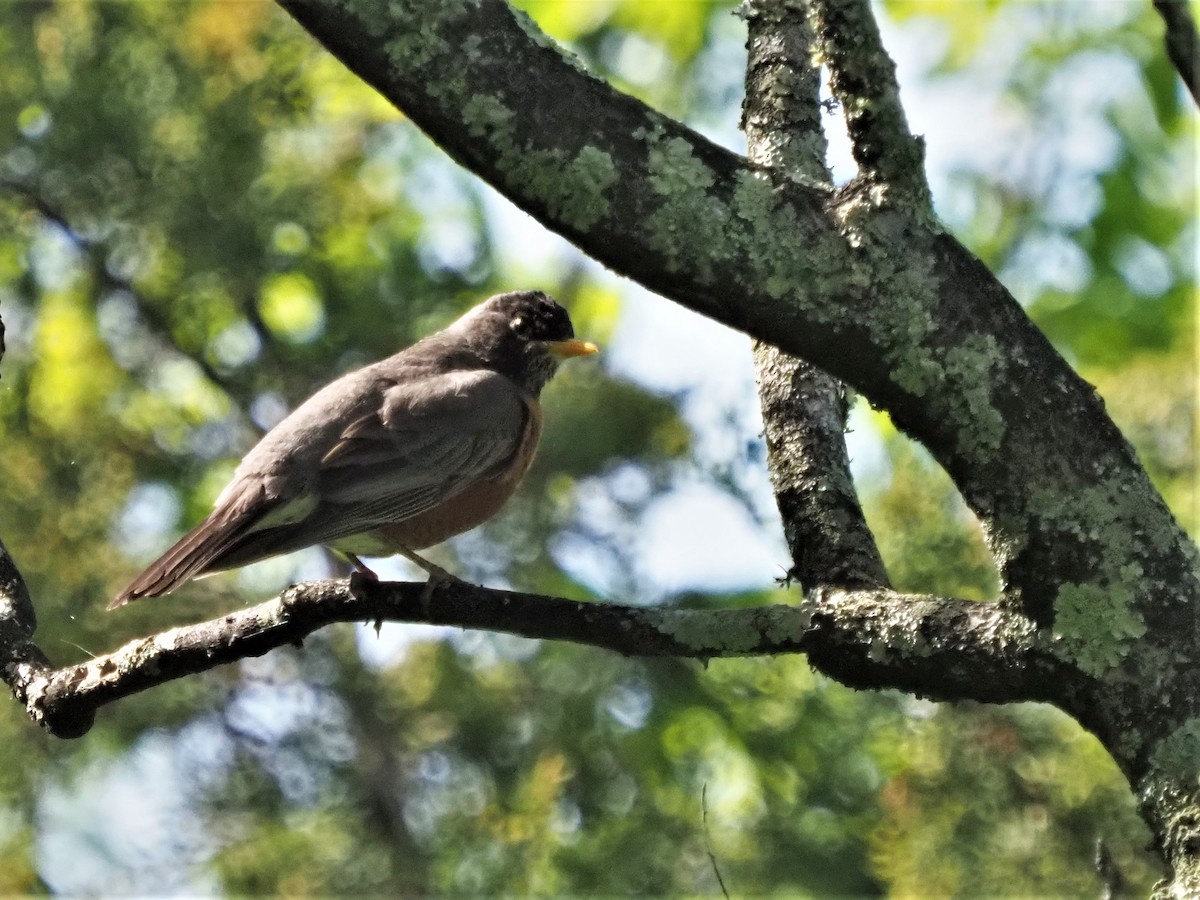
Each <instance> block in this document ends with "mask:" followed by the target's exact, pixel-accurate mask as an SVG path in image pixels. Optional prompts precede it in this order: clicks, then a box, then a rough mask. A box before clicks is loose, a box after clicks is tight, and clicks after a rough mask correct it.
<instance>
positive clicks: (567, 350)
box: [546, 340, 600, 359]
mask: <svg viewBox="0 0 1200 900" xmlns="http://www.w3.org/2000/svg"><path fill="white" fill-rule="evenodd" d="M546 347H547V348H548V349H549V350H550V352H551V353H552V354H554V356H555V357H557V358H558V359H570V358H571V357H573V356H591V355H592V354H593V353H599V352H600V348H599V347H597V346H596V345H595V344H593V343H592V342H591V341H576V340H570V341H547V342H546Z"/></svg>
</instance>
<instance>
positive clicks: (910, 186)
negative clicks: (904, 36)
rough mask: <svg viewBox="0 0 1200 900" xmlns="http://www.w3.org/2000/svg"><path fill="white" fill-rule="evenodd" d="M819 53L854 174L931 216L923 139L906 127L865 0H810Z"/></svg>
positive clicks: (893, 75)
mask: <svg viewBox="0 0 1200 900" xmlns="http://www.w3.org/2000/svg"><path fill="white" fill-rule="evenodd" d="M812 3H813V13H814V19H815V21H816V30H817V34H818V36H819V37H820V48H821V53H820V57H821V59H822V60H823V61H824V62H825V64H826V65H828V66H829V85H830V88H831V89H832V91H833V95H834V96H835V97H837V99H838V100H839V102H840V103H841V104H842V109H843V111H844V112H845V116H846V130H847V132H848V133H849V135H850V145H851V153H852V154H853V156H854V161H855V162H856V163H858V174H859V177H860V178H862V179H864V180H866V181H868V182H871V183H872V184H876V185H881V186H886V187H887V188H890V189H892V190H895V191H897V192H899V193H900V194H901V195H902V196H903V197H904V203H905V204H906V205H908V206H909V207H910V208H911V209H917V210H919V211H920V212H921V213H922V214H924V215H927V216H930V217H932V215H933V199H932V196H931V195H930V193H929V184H928V182H927V181H926V180H925V141H924V140H923V139H922V138H919V137H915V136H914V135H913V134H912V133H911V132H910V131H909V129H908V119H907V117H906V116H905V114H904V106H903V105H902V104H901V103H900V85H899V83H898V82H897V81H896V64H895V63H894V62H892V59H891V57H890V56H888V53H887V50H886V48H884V46H883V40H882V39H881V38H880V36H879V24H878V23H877V22H876V21H875V14H874V12H873V11H872V10H871V4H870V2H869V0H812Z"/></svg>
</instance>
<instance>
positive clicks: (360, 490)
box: [113, 370, 529, 606]
mask: <svg viewBox="0 0 1200 900" xmlns="http://www.w3.org/2000/svg"><path fill="white" fill-rule="evenodd" d="M319 397H320V395H315V396H314V398H313V400H317V399H318V398H319ZM310 402H311V401H310ZM528 402H529V401H528V398H527V397H526V396H525V395H524V394H523V393H522V392H521V390H520V389H519V388H518V387H517V386H516V385H515V384H514V383H513V382H512V381H510V380H509V379H507V378H505V377H504V376H502V375H499V374H498V373H495V372H492V371H488V370H473V371H466V372H452V373H445V374H440V375H431V376H428V377H423V378H416V379H403V380H396V381H392V382H389V383H388V384H387V385H386V386H384V387H383V389H382V390H380V391H379V392H378V394H377V399H374V400H373V402H371V403H368V404H365V406H364V404H362V403H353V404H342V408H344V409H349V410H352V411H355V412H357V415H353V416H352V417H349V421H348V422H346V423H345V424H341V425H340V427H335V428H322V429H315V428H313V427H312V425H311V421H310V420H311V418H312V415H311V413H313V412H316V410H310V411H309V414H308V415H301V416H296V414H293V416H292V417H289V418H288V419H285V420H284V422H281V423H280V425H279V426H277V428H276V430H275V431H273V432H272V433H271V434H268V435H267V436H266V437H264V439H263V441H262V442H260V444H259V446H258V447H256V448H255V450H254V451H252V452H251V454H249V455H248V456H247V457H246V460H245V461H244V462H243V464H242V465H241V466H239V467H238V474H237V476H236V477H235V479H234V481H233V482H232V483H231V484H230V485H229V487H228V488H226V489H225V491H224V492H223V493H222V495H221V497H220V498H218V502H217V505H216V508H215V509H214V510H213V512H212V513H211V514H210V515H209V517H208V518H207V519H205V520H204V521H203V522H201V523H200V524H199V525H198V526H197V527H196V528H195V529H193V530H192V531H191V532H189V533H188V534H187V535H185V536H184V537H183V538H182V539H181V540H180V541H179V543H177V544H176V545H175V546H174V547H172V548H171V549H170V550H168V551H167V552H166V553H165V554H163V556H162V557H161V558H160V559H159V560H158V561H156V562H155V563H153V564H152V565H151V566H150V567H149V568H148V569H147V570H146V571H145V572H144V573H143V574H142V575H141V576H139V577H138V578H137V579H135V581H134V582H133V583H132V584H131V585H130V586H129V587H128V588H126V589H125V591H123V592H122V593H121V594H119V595H118V596H117V598H116V600H114V601H113V605H115V606H119V605H121V604H122V603H124V602H127V601H128V600H130V599H133V598H135V597H140V596H152V595H156V594H161V593H166V592H167V591H170V590H171V589H172V588H174V587H176V586H177V585H179V584H181V583H183V582H184V581H186V580H188V579H189V578H192V577H194V576H196V575H199V574H201V573H203V572H205V571H212V570H218V569H222V568H226V567H227V566H232V565H242V564H244V563H247V562H250V561H252V560H254V559H260V558H263V557H266V556H271V555H275V554H278V553H286V552H289V551H291V550H296V549H299V548H301V547H307V546H311V545H313V544H321V543H327V542H329V541H335V540H337V539H339V538H343V537H346V536H349V535H353V534H358V533H360V532H363V531H368V530H370V529H372V528H374V527H377V526H378V525H381V524H384V523H390V522H398V521H403V520H405V519H408V518H410V517H412V516H415V515H417V514H419V513H421V512H424V511H425V510H427V509H430V508H432V507H433V506H435V505H437V504H438V503H439V502H441V501H442V500H443V499H445V498H447V497H449V496H453V495H454V494H456V493H458V492H459V491H460V490H461V489H463V488H464V487H466V486H467V485H469V484H470V483H471V482H472V481H475V480H476V479H478V478H480V477H484V476H486V475H488V474H489V473H490V472H493V471H496V470H498V469H500V468H501V467H502V466H503V464H504V463H505V462H506V461H507V460H508V459H510V458H511V457H512V456H513V454H514V453H515V452H516V450H517V448H518V445H519V443H520V440H521V436H522V434H523V432H524V429H525V421H526V417H527V416H528V406H527V404H528ZM306 405H307V404H306ZM364 408H365V409H366V411H365V412H363V409H364ZM303 409H304V407H301V408H300V409H298V410H297V413H301V412H302V411H303ZM290 421H291V422H294V423H296V424H295V425H291V426H289V422H290ZM298 426H302V427H303V428H304V429H305V430H304V432H303V435H304V437H306V438H308V440H307V442H303V441H291V440H289V438H290V437H294V436H290V435H289V434H288V433H287V429H288V428H289V427H292V428H294V429H295V430H297V432H299V427H298ZM281 431H282V433H276V432H281Z"/></svg>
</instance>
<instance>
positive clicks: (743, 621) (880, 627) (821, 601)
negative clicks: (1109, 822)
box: [0, 581, 1056, 737]
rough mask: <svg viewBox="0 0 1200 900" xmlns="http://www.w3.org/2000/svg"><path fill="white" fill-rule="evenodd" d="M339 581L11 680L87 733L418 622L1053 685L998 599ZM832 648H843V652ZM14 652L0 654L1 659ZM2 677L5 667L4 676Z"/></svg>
mask: <svg viewBox="0 0 1200 900" xmlns="http://www.w3.org/2000/svg"><path fill="white" fill-rule="evenodd" d="M424 590H425V585H424V584H422V583H419V582H417V583H365V584H363V585H362V586H361V587H357V586H356V587H355V589H353V590H352V589H351V588H350V586H349V584H348V583H347V582H345V581H317V582H309V583H305V584H300V585H296V586H294V587H291V588H289V589H288V590H286V591H284V592H283V593H282V594H280V595H279V596H278V597H277V598H275V599H274V600H270V601H268V602H266V603H261V604H259V605H258V606H254V607H251V608H249V609H244V610H239V611H237V612H234V613H230V614H228V615H225V616H222V617H220V618H218V619H212V620H210V621H208V622H201V623H198V624H196V625H189V626H186V627H181V628H173V629H170V630H169V631H164V632H162V633H160V634H156V635H151V636H149V637H145V638H139V639H137V640H134V641H131V642H130V643H128V644H126V645H125V646H123V647H121V648H119V649H117V650H115V651H113V652H112V653H107V654H104V655H101V656H97V657H94V658H92V659H90V660H88V661H86V662H83V663H79V664H78V665H71V666H66V667H63V668H60V669H53V668H50V667H49V666H48V665H39V666H37V667H34V668H33V669H31V670H30V671H29V673H28V674H27V676H26V677H24V678H22V679H20V680H10V682H9V684H10V686H11V687H12V688H13V691H14V694H15V695H16V697H17V699H18V701H19V702H21V703H22V704H23V705H24V706H25V707H26V708H27V710H28V712H29V714H30V716H31V717H32V718H33V719H34V720H35V721H37V722H39V723H40V724H42V725H43V726H45V727H46V728H47V729H48V730H50V731H51V732H52V733H54V734H57V735H59V736H61V737H76V736H79V735H81V734H83V733H84V732H86V730H87V727H88V726H89V725H90V723H91V721H92V717H93V716H94V714H95V711H96V710H97V709H98V708H100V707H101V706H103V705H105V704H107V703H111V702H113V701H115V700H119V699H121V698H123V697H127V696H129V695H131V694H134V693H137V692H139V691H143V690H146V689H148V688H152V687H154V686H156V685H160V684H163V683H165V682H167V681H171V680H174V679H176V678H182V677H184V676H187V675H192V674H195V673H197V672H203V671H206V670H208V669H212V668H215V667H216V666H220V665H224V664H227V663H230V662H233V661H236V660H238V659H243V658H245V657H249V656H261V655H262V654H264V653H266V652H268V651H269V650H272V649H274V648H276V647H282V646H285V645H288V644H299V643H301V642H302V641H303V640H304V638H305V637H307V636H308V635H310V634H312V633H313V632H314V631H316V630H317V629H318V628H321V627H323V626H325V625H329V624H331V623H334V622H368V621H379V620H387V621H393V622H422V623H427V624H433V625H448V626H455V627H460V628H482V629H487V630H490V631H502V632H507V633H509V634H515V635H520V636H523V637H528V638H541V639H550V640H567V641H571V642H573V643H577V644H585V645H590V646H594V647H602V648H604V649H608V650H613V651H616V652H618V653H623V654H626V655H630V656H675V657H683V658H693V659H701V660H709V659H714V658H719V657H734V656H750V655H768V654H780V653H799V652H806V651H810V652H812V653H815V654H817V655H818V656H821V657H822V658H823V659H824V658H825V657H828V658H829V665H830V668H831V669H832V670H833V671H835V672H837V673H838V674H839V676H840V677H842V678H844V679H846V680H847V681H848V682H849V683H852V684H855V685H859V686H864V687H897V686H898V687H902V688H904V689H907V690H911V691H913V692H915V693H918V694H921V695H923V696H929V697H938V698H964V697H969V698H972V699H975V700H981V701H993V702H1003V701H1009V700H1015V699H1027V698H1029V697H1030V696H1042V695H1043V694H1044V693H1046V691H1047V690H1048V686H1052V685H1054V684H1055V683H1056V680H1055V679H1054V678H1053V677H1051V673H1052V672H1053V670H1054V667H1055V665H1056V664H1055V661H1054V657H1053V654H1052V653H1051V652H1050V651H1049V648H1048V647H1046V646H1043V645H1042V644H1041V639H1040V638H1039V637H1038V635H1037V633H1036V630H1035V629H1034V627H1033V625H1032V623H1030V622H1029V621H1027V620H1024V619H1022V618H1021V617H1019V616H1015V615H1013V614H1011V613H1009V612H1007V611H1005V610H1004V609H1002V608H1001V607H999V606H996V605H994V604H980V603H971V602H968V601H963V600H951V599H945V598H933V597H917V596H906V595H902V594H895V593H892V592H889V591H828V592H823V593H820V594H818V595H817V596H816V598H815V600H814V602H813V603H812V604H808V605H804V606H800V607H794V606H763V607H755V608H750V609H732V610H678V609H674V610H672V609H647V608H643V607H636V606H622V605H617V604H610V603H580V602H575V601H571V600H563V599H559V598H556V597H546V596H541V595H537V594H522V593H515V592H510V591H499V590H491V589H488V588H482V587H475V586H472V585H467V584H442V585H440V586H439V587H438V588H437V589H436V590H435V592H434V594H433V596H432V598H431V600H430V602H428V603H426V602H424V598H423V593H424ZM839 648H840V649H839ZM12 649H13V648H12V647H11V646H9V645H0V654H3V655H4V657H5V658H7V656H8V654H11V652H12ZM5 671H6V672H7V671H9V668H8V667H6V669H5Z"/></svg>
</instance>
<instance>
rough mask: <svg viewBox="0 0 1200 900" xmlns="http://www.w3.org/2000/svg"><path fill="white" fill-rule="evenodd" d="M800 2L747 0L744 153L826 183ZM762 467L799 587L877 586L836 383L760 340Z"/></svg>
mask: <svg viewBox="0 0 1200 900" xmlns="http://www.w3.org/2000/svg"><path fill="white" fill-rule="evenodd" d="M806 7H807V5H806V4H805V3H804V2H803V0H751V2H748V3H746V4H744V5H743V7H742V14H743V16H744V18H745V19H746V23H747V26H748V33H747V41H746V48H747V60H746V98H745V102H744V103H743V106H742V128H743V129H744V130H745V132H746V140H747V150H748V152H749V156H750V159H751V160H753V161H754V162H757V163H761V164H762V165H765V166H769V167H771V168H774V169H777V170H778V171H779V172H781V173H783V174H786V175H792V176H802V177H808V178H812V179H816V180H818V181H820V182H822V183H826V184H828V183H831V182H832V176H831V173H830V172H829V170H828V168H827V167H826V165H825V152H826V142H825V134H824V131H823V130H822V127H821V112H820V110H821V106H820V67H819V66H817V65H816V64H814V62H813V53H812V51H813V46H814V43H815V38H814V36H813V33H812V28H811V27H810V25H809V21H808V14H807V8H806ZM754 365H755V369H756V373H757V379H758V395H759V402H760V404H761V405H762V413H763V431H764V435H765V437H766V442H767V466H768V469H769V471H770V475H771V484H772V485H773V487H774V489H775V501H776V504H777V505H778V506H779V513H780V516H781V517H782V519H783V530H784V535H785V536H786V537H787V542H788V549H789V550H790V551H791V557H792V568H791V569H790V570H789V573H788V574H789V576H791V577H795V578H797V579H799V580H800V582H801V584H804V585H806V586H809V587H813V586H815V585H818V584H824V585H840V586H843V587H886V586H887V585H888V576H887V571H886V569H885V568H884V565H883V559H882V557H881V556H880V555H879V548H878V547H877V546H876V544H875V539H874V537H873V536H872V534H871V530H870V528H868V527H867V522H866V519H865V518H864V517H863V512H862V507H861V505H860V504H859V500H858V494H857V492H856V491H855V488H854V480H853V478H852V477H851V475H850V460H849V457H848V456H847V453H846V440H845V429H846V415H847V412H848V405H847V398H846V389H845V388H844V387H843V386H842V384H841V383H840V382H839V381H838V380H837V379H836V378H834V377H833V376H831V375H828V374H827V373H825V372H823V371H821V370H820V369H818V368H817V367H816V366H813V365H812V364H810V363H807V362H805V361H804V360H802V359H798V358H797V357H794V356H790V355H788V354H787V353H784V352H783V351H781V350H779V349H777V348H775V347H772V346H770V345H769V344H763V343H758V344H757V345H756V346H755V348H754Z"/></svg>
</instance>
